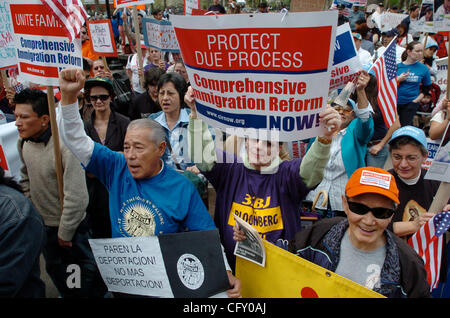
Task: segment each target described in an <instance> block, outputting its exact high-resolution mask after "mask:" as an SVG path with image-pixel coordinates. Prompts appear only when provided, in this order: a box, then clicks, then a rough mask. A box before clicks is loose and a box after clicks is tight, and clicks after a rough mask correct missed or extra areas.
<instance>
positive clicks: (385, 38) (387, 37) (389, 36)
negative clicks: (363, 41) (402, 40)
mask: <svg viewBox="0 0 450 318" xmlns="http://www.w3.org/2000/svg"><path fill="white" fill-rule="evenodd" d="M399 34H400V33H399V32H398V30H397V29H396V28H394V29H392V30H389V31H387V32H383V33H382V35H381V36H382V39H381V44H382V46H380V47H379V48H378V49H377V50H376V54H375V56H374V57H373V60H374V61H375V60H376V59H377V58H379V57H380V56H381V55H382V54H383V53H384V51H385V50H386V47H387V46H388V45H389V44H390V43H391V41H392V40H393V39H394V38H395V37H396V36H399ZM403 51H405V48H404V47H401V46H400V45H398V43H396V44H395V53H396V59H395V62H396V63H397V64H398V63H401V62H402V53H403Z"/></svg>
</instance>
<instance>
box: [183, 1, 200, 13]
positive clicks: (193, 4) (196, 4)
mask: <svg viewBox="0 0 450 318" xmlns="http://www.w3.org/2000/svg"><path fill="white" fill-rule="evenodd" d="M192 9H200V0H184V15H191V14H192Z"/></svg>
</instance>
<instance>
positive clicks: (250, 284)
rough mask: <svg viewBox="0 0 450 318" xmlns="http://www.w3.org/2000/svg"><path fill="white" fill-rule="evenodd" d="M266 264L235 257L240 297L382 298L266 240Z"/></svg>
mask: <svg viewBox="0 0 450 318" xmlns="http://www.w3.org/2000/svg"><path fill="white" fill-rule="evenodd" d="M263 242H264V247H265V250H266V266H265V267H261V266H259V265H256V264H255V263H253V262H249V261H247V260H245V259H243V258H240V257H237V258H236V277H237V278H239V279H240V281H241V286H242V290H241V294H242V297H244V298H383V297H384V296H383V295H381V294H378V293H376V292H374V291H372V290H370V289H368V288H366V287H364V286H362V285H359V284H357V283H355V282H353V281H351V280H349V279H347V278H345V277H342V276H339V275H338V274H336V273H333V272H331V271H329V270H327V269H325V268H323V267H320V266H319V265H316V264H314V263H311V262H309V261H307V260H305V259H303V258H301V257H298V256H297V255H294V254H292V253H290V252H288V251H286V250H283V249H282V248H279V247H278V246H275V245H273V244H271V243H269V242H267V241H265V240H264V241H263Z"/></svg>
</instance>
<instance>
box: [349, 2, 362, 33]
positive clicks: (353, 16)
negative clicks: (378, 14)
mask: <svg viewBox="0 0 450 318" xmlns="http://www.w3.org/2000/svg"><path fill="white" fill-rule="evenodd" d="M362 7H363V5H360V4H359V3H357V4H353V6H352V11H350V13H349V15H348V20H349V22H350V29H351V30H352V31H353V32H354V31H355V29H356V26H355V23H356V21H359V20H365V17H364V12H363V11H362V10H359V8H362Z"/></svg>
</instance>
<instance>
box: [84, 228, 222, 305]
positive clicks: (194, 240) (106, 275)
mask: <svg viewBox="0 0 450 318" xmlns="http://www.w3.org/2000/svg"><path fill="white" fill-rule="evenodd" d="M89 244H90V245H91V248H92V252H93V253H94V258H95V261H96V263H97V265H98V268H99V270H100V274H101V275H102V278H103V281H104V282H105V284H106V286H107V287H108V290H110V291H113V292H120V293H126V294H134V295H146V296H156V297H171V298H172V297H179V298H186V297H189V298H191V297H211V296H214V295H217V294H220V293H221V292H224V291H226V290H227V289H228V288H229V282H228V277H227V274H226V270H225V264H224V256H223V254H222V248H221V245H220V237H219V231H218V230H217V229H214V230H203V231H192V232H181V233H174V234H163V235H158V236H141V237H122V238H111V239H91V240H89Z"/></svg>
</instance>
